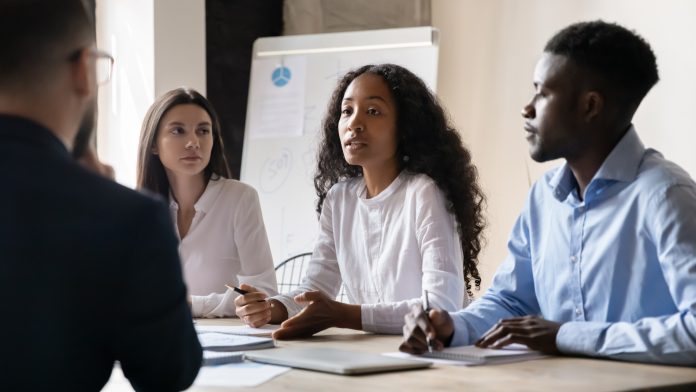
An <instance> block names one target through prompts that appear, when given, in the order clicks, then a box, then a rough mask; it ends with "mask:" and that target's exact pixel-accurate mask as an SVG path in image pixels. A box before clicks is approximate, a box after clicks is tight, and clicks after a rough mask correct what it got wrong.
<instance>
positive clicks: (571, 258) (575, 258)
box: [570, 256, 578, 263]
mask: <svg viewBox="0 0 696 392" xmlns="http://www.w3.org/2000/svg"><path fill="white" fill-rule="evenodd" d="M570 261H571V262H573V263H574V262H576V261H578V258H577V257H575V256H570Z"/></svg>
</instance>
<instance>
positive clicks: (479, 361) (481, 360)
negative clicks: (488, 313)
mask: <svg viewBox="0 0 696 392" xmlns="http://www.w3.org/2000/svg"><path fill="white" fill-rule="evenodd" d="M422 356H423V357H427V358H440V359H449V360H453V361H463V362H467V363H468V364H469V365H494V364H502V363H510V362H518V361H527V360H530V359H538V358H543V357H545V356H546V355H545V354H544V353H541V352H539V351H534V350H530V349H528V348H527V347H526V346H523V345H521V344H511V345H509V346H506V347H504V348H502V349H492V348H479V347H476V346H460V347H450V348H446V349H444V350H442V351H434V352H432V353H429V352H426V353H423V355H422Z"/></svg>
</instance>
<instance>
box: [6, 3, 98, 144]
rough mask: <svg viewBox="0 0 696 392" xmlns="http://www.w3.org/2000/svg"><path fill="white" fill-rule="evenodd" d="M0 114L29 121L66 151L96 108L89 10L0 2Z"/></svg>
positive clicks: (73, 5)
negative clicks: (87, 114)
mask: <svg viewBox="0 0 696 392" xmlns="http://www.w3.org/2000/svg"><path fill="white" fill-rule="evenodd" d="M0 37H3V38H2V41H3V46H2V51H3V53H2V56H0V113H1V114H11V115H18V116H21V117H24V118H28V119H31V120H33V121H35V122H37V123H39V124H41V125H43V126H45V127H46V128H48V129H49V130H50V131H51V132H53V133H54V134H55V135H56V136H57V137H58V138H59V139H60V140H61V141H62V142H63V143H64V144H65V145H66V146H67V147H68V148H69V147H70V146H71V145H72V140H73V139H74V135H75V133H76V132H77V128H78V127H79V125H80V123H81V122H82V121H83V118H84V116H85V114H86V113H91V110H92V109H93V107H94V96H95V92H96V83H95V82H94V74H95V70H94V59H93V58H92V53H91V52H90V50H92V47H93V46H94V41H95V39H94V38H95V27H94V23H93V20H92V12H91V11H90V10H89V9H88V7H87V6H86V4H85V3H84V1H82V0H61V1H52V0H1V1H0Z"/></svg>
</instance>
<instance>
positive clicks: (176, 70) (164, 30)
mask: <svg viewBox="0 0 696 392" xmlns="http://www.w3.org/2000/svg"><path fill="white" fill-rule="evenodd" d="M96 14H97V46H98V47H99V48H101V49H103V50H106V51H107V52H109V53H111V54H112V55H113V56H114V58H115V59H116V62H115V65H114V74H113V78H112V80H111V82H110V83H109V84H107V85H105V86H102V87H100V90H99V120H98V128H97V148H98V153H99V157H100V158H101V159H102V160H103V161H105V162H106V163H109V164H111V165H112V166H113V167H114V169H115V172H116V180H117V181H118V182H120V183H122V184H124V185H126V186H130V187H134V186H135V177H136V172H135V168H136V161H137V151H138V139H139V136H140V127H141V125H142V121H143V118H144V117H145V113H146V112H147V109H148V107H149V106H150V105H151V104H152V102H153V101H154V100H155V97H157V96H159V95H161V94H162V93H164V92H166V91H168V90H170V89H172V88H175V87H179V86H189V87H193V88H195V89H197V90H198V91H200V92H201V93H202V94H205V86H206V79H205V0H97V10H96Z"/></svg>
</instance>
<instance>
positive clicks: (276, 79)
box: [271, 65, 292, 87]
mask: <svg viewBox="0 0 696 392" xmlns="http://www.w3.org/2000/svg"><path fill="white" fill-rule="evenodd" d="M291 76H292V73H291V72H290V68H288V67H286V66H282V65H281V66H280V67H278V68H276V69H274V70H273V73H272V74H271V80H272V81H273V84H274V85H275V86H276V87H283V86H285V85H286V84H288V83H289V82H290V79H291Z"/></svg>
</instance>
